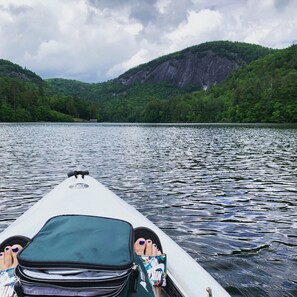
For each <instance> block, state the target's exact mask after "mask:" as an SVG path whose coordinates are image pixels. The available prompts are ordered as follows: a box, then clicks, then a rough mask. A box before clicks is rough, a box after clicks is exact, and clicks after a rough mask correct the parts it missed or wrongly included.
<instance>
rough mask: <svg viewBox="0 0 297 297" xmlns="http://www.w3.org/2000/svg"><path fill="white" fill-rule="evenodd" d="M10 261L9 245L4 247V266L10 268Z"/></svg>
mask: <svg viewBox="0 0 297 297" xmlns="http://www.w3.org/2000/svg"><path fill="white" fill-rule="evenodd" d="M12 261H13V260H12V254H11V247H10V246H7V247H6V248H5V249H4V268H5V269H7V268H10V267H11V266H12Z"/></svg>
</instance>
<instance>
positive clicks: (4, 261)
mask: <svg viewBox="0 0 297 297" xmlns="http://www.w3.org/2000/svg"><path fill="white" fill-rule="evenodd" d="M22 249H23V248H22V247H21V246H20V245H19V244H15V245H13V246H7V247H6V248H5V249H4V251H3V252H0V270H6V269H9V268H14V267H16V266H17V264H18V260H17V254H18V253H19V252H20V251H21V250H22Z"/></svg>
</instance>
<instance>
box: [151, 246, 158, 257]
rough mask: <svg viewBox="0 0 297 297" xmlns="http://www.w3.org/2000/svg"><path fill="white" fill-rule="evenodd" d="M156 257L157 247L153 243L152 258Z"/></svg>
mask: <svg viewBox="0 0 297 297" xmlns="http://www.w3.org/2000/svg"><path fill="white" fill-rule="evenodd" d="M157 255H158V247H157V245H156V244H155V243H154V244H153V247H152V256H157Z"/></svg>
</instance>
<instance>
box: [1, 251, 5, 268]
mask: <svg viewBox="0 0 297 297" xmlns="http://www.w3.org/2000/svg"><path fill="white" fill-rule="evenodd" d="M4 269H5V267H4V253H3V252H1V253H0V270H4Z"/></svg>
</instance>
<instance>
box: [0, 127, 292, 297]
mask: <svg viewBox="0 0 297 297" xmlns="http://www.w3.org/2000/svg"><path fill="white" fill-rule="evenodd" d="M0 168H1V176H0V231H1V230H3V229H5V228H6V227H7V226H8V225H9V224H10V223H11V222H13V221H14V219H15V218H17V217H18V216H19V215H20V214H22V213H23V212H24V211H25V210H27V209H28V208H29V207H30V206H31V205H33V204H34V203H35V202H36V201H38V200H39V199H40V198H41V197H42V196H43V195H44V194H45V193H47V192H48V191H49V190H51V189H52V188H53V186H55V185H57V184H58V183H60V182H61V181H63V180H64V179H65V178H66V174H67V172H68V171H70V170H74V169H88V170H89V171H90V173H91V175H92V176H93V177H95V178H96V179H98V180H99V181H100V182H102V183H103V184H104V185H106V186H107V187H109V188H110V189H111V190H113V191H114V192H115V193H116V194H118V195H119V196H120V197H121V198H123V199H124V200H126V201H127V202H128V203H130V204H132V205H134V206H135V207H136V208H137V209H138V210H139V211H140V212H142V213H143V214H144V215H146V216H147V217H148V218H149V219H150V220H152V221H153V222H154V223H156V224H157V225H158V226H159V227H160V228H161V229H163V230H164V231H165V232H166V233H167V234H168V235H170V236H171V237H172V238H173V239H174V240H175V241H177V242H178V243H179V244H180V245H181V246H182V247H183V248H184V249H185V250H186V251H187V252H188V253H189V254H190V255H191V256H192V257H193V258H195V259H196V260H197V261H198V262H199V263H200V264H201V265H202V266H203V267H204V268H205V269H206V270H207V271H208V272H210V273H211V274H212V275H213V276H214V277H215V278H216V279H217V280H218V282H219V283H221V284H222V285H223V286H224V287H225V288H226V289H227V291H228V292H229V293H230V294H231V295H232V296H251V297H257V296H273V297H280V296H295V297H296V296H297V127H294V126H291V127H287V126H265V125H262V126H255V125H246V126H242V125H233V126H232V125H229V126H228V125H107V124H106V125H104V124H0ZM197 278H199V276H197Z"/></svg>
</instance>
